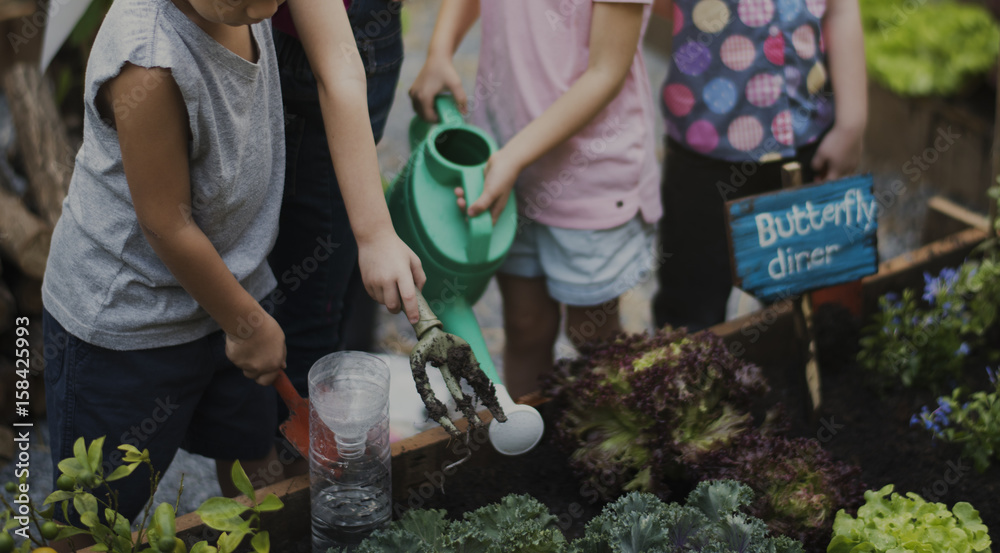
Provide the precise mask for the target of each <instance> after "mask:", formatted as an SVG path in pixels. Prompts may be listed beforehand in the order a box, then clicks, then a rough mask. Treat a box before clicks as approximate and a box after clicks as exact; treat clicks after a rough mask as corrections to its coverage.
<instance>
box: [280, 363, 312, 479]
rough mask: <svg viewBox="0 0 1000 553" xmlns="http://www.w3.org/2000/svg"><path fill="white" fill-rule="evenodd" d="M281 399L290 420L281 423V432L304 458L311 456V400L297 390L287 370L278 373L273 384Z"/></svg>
mask: <svg viewBox="0 0 1000 553" xmlns="http://www.w3.org/2000/svg"><path fill="white" fill-rule="evenodd" d="M271 385H272V386H274V388H275V389H276V390H278V395H280V396H281V399H283V400H284V401H285V405H287V406H288V420H286V421H284V422H282V423H281V434H282V435H283V436H285V439H286V440H288V442H289V443H290V444H292V446H294V447H295V449H296V450H297V451H298V452H299V455H302V457H303V458H304V459H308V458H309V400H306V399H302V396H300V395H299V393H298V392H297V391H295V386H292V381H291V380H288V375H287V374H285V371H281V372H279V373H278V378H277V380H275V381H274V382H273V383H272V384H271Z"/></svg>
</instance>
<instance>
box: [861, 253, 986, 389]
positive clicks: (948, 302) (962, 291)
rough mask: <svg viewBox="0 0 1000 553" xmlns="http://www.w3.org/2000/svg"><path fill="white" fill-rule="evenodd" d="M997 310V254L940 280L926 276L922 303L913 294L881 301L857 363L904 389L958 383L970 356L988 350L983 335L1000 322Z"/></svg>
mask: <svg viewBox="0 0 1000 553" xmlns="http://www.w3.org/2000/svg"><path fill="white" fill-rule="evenodd" d="M998 305H1000V258H998V257H997V255H996V253H995V252H994V253H990V254H989V255H987V256H986V257H984V258H983V259H981V260H968V261H966V262H965V263H963V264H962V265H961V266H959V267H957V268H945V269H943V270H942V271H941V272H940V273H939V274H938V275H937V276H936V277H932V276H931V275H930V274H929V273H925V274H924V291H923V294H922V296H921V297H920V298H919V299H918V298H917V293H916V292H915V291H913V290H911V289H906V290H904V291H903V293H902V296H899V295H896V294H893V293H890V294H886V295H884V296H882V297H881V298H879V312H878V313H877V314H875V315H874V316H873V317H872V322H871V324H870V325H869V326H868V327H866V328H865V330H864V336H863V337H862V338H861V351H860V352H859V353H858V361H859V362H860V363H861V366H862V367H864V368H866V369H868V370H871V371H873V372H874V373H877V374H880V375H882V376H883V377H885V378H886V379H887V380H890V381H899V382H901V383H902V384H903V385H904V386H913V385H919V386H927V387H931V388H935V389H941V388H942V387H943V386H944V385H945V384H946V383H947V382H948V381H949V380H951V381H954V380H957V378H958V377H959V376H960V374H961V373H962V370H963V368H964V367H965V363H966V360H967V358H968V356H969V354H970V353H971V352H973V351H975V350H976V349H978V348H981V347H983V346H985V345H987V344H986V343H985V342H984V339H983V336H984V335H985V334H986V332H987V331H988V330H990V329H992V328H993V327H994V326H995V325H996V323H997V306H998ZM986 353H987V354H990V355H995V351H992V352H986Z"/></svg>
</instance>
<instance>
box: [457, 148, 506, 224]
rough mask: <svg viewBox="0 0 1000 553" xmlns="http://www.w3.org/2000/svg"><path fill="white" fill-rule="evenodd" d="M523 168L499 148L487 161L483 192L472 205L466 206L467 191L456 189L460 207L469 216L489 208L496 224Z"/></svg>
mask: <svg viewBox="0 0 1000 553" xmlns="http://www.w3.org/2000/svg"><path fill="white" fill-rule="evenodd" d="M521 170H522V167H521V164H520V163H518V162H516V160H511V159H508V157H507V154H506V153H505V152H504V150H503V149H500V150H498V151H497V152H496V153H494V154H493V155H492V156H490V160H489V161H487V162H486V170H485V177H484V179H485V180H484V182H483V193H482V194H481V195H480V196H479V198H477V199H476V200H475V201H474V202H472V205H470V206H468V207H466V206H467V202H466V201H465V192H464V191H463V190H462V189H461V188H456V189H455V196H457V197H458V207H459V209H463V210H465V211H466V213H467V214H468V215H469V217H475V216H476V215H479V214H480V213H482V212H484V211H487V210H489V212H490V215H492V217H493V224H496V222H497V220H498V219H499V218H500V214H501V213H502V212H503V208H504V207H506V206H507V201H508V200H509V199H510V193H511V192H512V191H513V190H514V183H515V181H517V176H518V175H519V174H520V173H521Z"/></svg>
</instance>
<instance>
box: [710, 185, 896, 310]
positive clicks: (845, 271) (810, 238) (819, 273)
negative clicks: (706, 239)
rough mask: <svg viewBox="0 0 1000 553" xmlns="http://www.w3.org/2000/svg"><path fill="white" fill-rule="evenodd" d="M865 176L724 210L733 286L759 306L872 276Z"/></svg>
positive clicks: (872, 216)
mask: <svg viewBox="0 0 1000 553" xmlns="http://www.w3.org/2000/svg"><path fill="white" fill-rule="evenodd" d="M872 188H873V181H872V177H871V175H861V176H855V177H848V178H845V179H840V180H836V181H830V182H825V183H822V184H815V185H810V186H800V187H797V188H789V189H786V190H780V191H777V192H770V193H767V194H759V195H756V196H750V197H747V198H743V199H739V200H733V201H730V202H726V218H727V219H728V225H727V227H728V232H729V251H730V254H731V261H732V267H733V281H734V282H735V283H736V286H738V287H740V288H742V289H743V290H744V291H746V292H748V293H750V294H753V295H754V296H757V297H758V298H759V299H761V300H762V301H766V302H773V301H777V300H779V299H782V298H787V297H791V296H797V295H799V294H801V293H803V292H806V291H808V290H813V289H815V288H823V287H826V286H832V285H834V284H840V283H843V282H851V281H854V280H857V279H859V278H861V277H863V276H865V275H870V274H874V273H876V272H877V271H878V249H877V247H876V246H877V242H876V231H877V230H878V211H879V205H878V200H877V199H876V198H875V195H874V194H873V193H872Z"/></svg>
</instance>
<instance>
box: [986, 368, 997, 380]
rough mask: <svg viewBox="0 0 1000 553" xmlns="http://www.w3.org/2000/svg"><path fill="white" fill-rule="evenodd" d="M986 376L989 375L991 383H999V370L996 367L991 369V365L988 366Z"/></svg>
mask: <svg viewBox="0 0 1000 553" xmlns="http://www.w3.org/2000/svg"><path fill="white" fill-rule="evenodd" d="M986 376H988V377H989V379H990V384H996V383H997V371H996V369H991V368H989V367H986Z"/></svg>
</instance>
